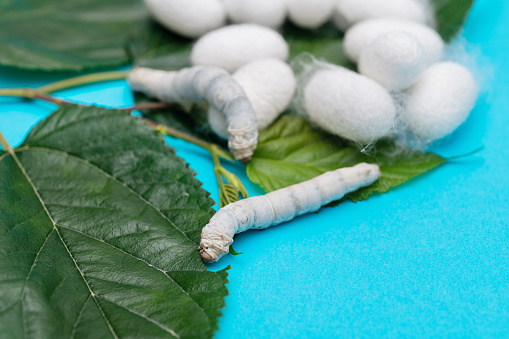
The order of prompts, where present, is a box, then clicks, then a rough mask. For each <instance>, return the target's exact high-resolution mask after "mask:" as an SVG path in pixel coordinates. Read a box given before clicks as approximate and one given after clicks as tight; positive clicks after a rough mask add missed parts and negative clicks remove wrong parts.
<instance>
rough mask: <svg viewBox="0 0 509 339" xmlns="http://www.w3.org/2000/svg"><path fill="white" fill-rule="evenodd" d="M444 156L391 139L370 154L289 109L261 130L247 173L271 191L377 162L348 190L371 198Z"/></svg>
mask: <svg viewBox="0 0 509 339" xmlns="http://www.w3.org/2000/svg"><path fill="white" fill-rule="evenodd" d="M444 161H445V159H443V158H441V157H439V156H438V155H435V154H432V153H422V152H418V151H414V150H410V149H402V148H401V146H396V145H395V144H394V143H393V142H391V141H385V142H380V143H378V144H377V145H375V147H374V149H373V151H372V152H371V153H370V154H369V155H368V154H365V153H362V152H361V151H360V150H359V148H358V147H356V146H353V145H350V144H349V143H347V142H345V141H343V140H341V139H338V138H336V137H333V136H331V135H328V134H326V133H325V132H323V131H319V130H316V129H315V128H313V127H311V125H309V123H308V122H306V120H304V119H302V118H298V117H295V116H292V115H285V116H283V117H282V118H280V119H279V120H278V121H276V123H275V124H274V125H272V126H271V127H270V128H269V129H267V130H266V131H263V132H262V133H261V134H260V140H259V143H258V148H257V149H256V151H255V153H254V156H253V160H252V161H251V162H250V163H249V165H248V167H247V174H248V176H249V179H251V181H253V182H255V183H257V184H259V185H260V186H261V187H262V188H263V189H264V190H265V191H267V192H270V191H274V190H276V189H280V188H283V187H287V186H290V185H293V184H297V183H300V182H303V181H306V180H309V179H312V178H314V177H316V176H317V175H320V174H323V173H325V172H328V171H332V170H335V169H338V168H341V167H349V166H353V165H355V164H358V163H361V162H370V163H376V164H378V165H379V166H380V169H381V171H382V176H381V178H380V179H378V181H377V182H375V183H374V184H373V185H371V186H368V187H365V188H361V189H360V190H358V191H356V192H354V193H352V194H350V195H349V197H350V198H351V199H352V200H354V201H357V200H363V199H367V198H368V197H369V196H370V195H371V194H373V193H374V192H379V193H384V192H387V191H388V190H389V189H391V188H392V187H395V186H398V185H401V184H402V183H404V182H406V181H408V180H410V179H411V178H413V177H415V176H417V175H419V174H422V173H424V172H426V171H428V170H430V169H432V168H434V167H436V166H438V165H440V164H441V163H442V162H444Z"/></svg>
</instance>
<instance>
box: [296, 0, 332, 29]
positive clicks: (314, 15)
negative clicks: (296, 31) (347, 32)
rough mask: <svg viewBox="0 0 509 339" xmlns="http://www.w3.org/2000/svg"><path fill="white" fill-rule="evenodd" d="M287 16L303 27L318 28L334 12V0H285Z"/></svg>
mask: <svg viewBox="0 0 509 339" xmlns="http://www.w3.org/2000/svg"><path fill="white" fill-rule="evenodd" d="M286 6H287V10H288V18H289V19H290V21H292V22H293V23H294V24H295V25H297V26H299V27H303V28H311V29H314V28H318V27H320V26H322V25H323V24H325V23H326V22H327V21H328V20H329V19H330V18H331V16H332V14H333V13H334V0H287V3H286Z"/></svg>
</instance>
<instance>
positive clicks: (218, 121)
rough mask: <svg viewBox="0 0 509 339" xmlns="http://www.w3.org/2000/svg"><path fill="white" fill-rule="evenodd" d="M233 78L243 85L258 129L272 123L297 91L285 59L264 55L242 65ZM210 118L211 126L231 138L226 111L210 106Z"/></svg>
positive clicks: (220, 134)
mask: <svg viewBox="0 0 509 339" xmlns="http://www.w3.org/2000/svg"><path fill="white" fill-rule="evenodd" d="M233 79H234V80H235V81H237V83H238V84H239V85H240V86H242V88H243V89H244V92H245V93H246V95H247V97H248V99H249V101H250V102H251V105H252V107H253V111H254V114H255V118H256V125H257V127H258V130H260V131H261V130H264V129H266V128H267V127H269V126H270V125H271V124H272V123H273V122H274V121H275V120H276V119H277V117H278V116H280V115H281V113H283V111H284V110H285V109H286V108H287V107H288V105H289V104H290V101H291V100H292V97H293V93H294V92H295V86H296V80H295V76H294V75H293V71H292V69H291V68H290V66H288V64H286V63H285V62H283V61H281V60H278V59H274V58H265V59H258V60H255V61H252V62H250V63H248V64H247V65H244V66H242V67H241V68H239V69H238V70H237V71H236V72H235V73H234V74H233ZM208 121H209V125H210V127H211V128H212V130H213V131H214V132H215V133H216V134H217V135H219V136H220V137H222V138H225V139H227V138H228V131H227V128H226V120H225V118H224V114H222V113H221V112H218V111H217V110H215V109H213V108H210V109H209V111H208Z"/></svg>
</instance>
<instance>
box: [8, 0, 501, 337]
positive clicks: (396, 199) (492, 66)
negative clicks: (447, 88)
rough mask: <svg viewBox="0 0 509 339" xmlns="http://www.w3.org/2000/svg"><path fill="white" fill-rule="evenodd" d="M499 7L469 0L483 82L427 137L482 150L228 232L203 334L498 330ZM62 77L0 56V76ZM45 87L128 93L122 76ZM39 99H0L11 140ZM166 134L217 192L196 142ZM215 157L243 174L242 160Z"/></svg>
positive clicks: (110, 101)
mask: <svg viewBox="0 0 509 339" xmlns="http://www.w3.org/2000/svg"><path fill="white" fill-rule="evenodd" d="M508 19H509V3H508V2H507V1H503V0H499V1H497V0H476V2H475V5H474V8H473V10H472V12H471V14H470V16H469V19H468V21H467V24H466V26H465V32H464V34H463V36H462V38H460V40H462V39H464V40H466V41H468V46H469V47H468V50H469V51H470V53H474V54H475V55H476V56H477V58H478V60H479V61H480V64H481V72H480V74H481V75H482V76H483V79H484V80H485V81H484V83H485V89H486V93H485V94H484V96H483V97H482V98H481V99H480V100H479V103H478V105H477V107H476V109H475V110H474V112H473V113H472V115H471V117H470V118H469V119H468V121H467V123H466V124H465V125H463V126H462V127H461V128H460V129H459V130H458V131H457V132H455V133H454V134H453V135H452V136H451V137H449V138H448V139H447V140H445V141H443V142H442V143H440V145H436V146H434V147H433V149H432V150H433V151H436V152H438V153H439V154H441V155H443V156H446V157H448V156H452V155H457V154H462V153H465V152H468V151H470V150H473V149H475V148H477V147H478V146H480V145H484V146H485V150H484V151H482V152H481V153H480V154H478V155H476V156H473V157H470V158H466V159H462V160H458V161H454V162H450V163H448V164H446V165H444V166H442V167H440V168H438V169H437V170H434V171H432V172H430V173H428V174H425V175H423V176H421V177H419V178H417V179H415V180H413V181H411V182H409V183H407V184H405V185H403V186H401V187H399V188H397V189H395V190H393V191H391V192H390V193H388V194H385V195H379V196H374V197H372V198H371V199H369V200H368V201H365V202H361V203H358V204H353V203H349V202H348V203H344V204H342V205H340V206H338V207H335V208H330V209H324V210H322V211H321V212H320V213H318V214H311V215H306V216H304V217H301V218H298V219H296V220H294V221H292V222H290V223H287V224H284V225H280V226H279V227H275V228H272V229H268V230H265V231H261V232H260V231H251V232H247V233H245V234H242V235H240V236H239V237H238V238H237V239H236V241H235V249H236V250H237V251H242V252H244V254H243V255H241V256H236V257H231V256H228V257H225V258H224V259H223V260H222V261H221V262H220V263H218V264H215V265H213V266H211V269H214V270H215V269H220V268H223V267H225V266H226V265H231V266H232V270H231V271H230V285H229V290H230V294H231V296H230V297H228V298H227V301H226V309H225V310H224V311H223V313H224V317H223V318H221V321H220V327H221V330H220V331H219V332H218V333H217V334H216V337H217V338H262V337H271V338H332V337H359V336H361V337H365V336H376V337H378V336H390V337H398V336H426V337H428V336H450V337H509V203H508V201H509V193H508V192H509V179H508V173H509V142H508V136H507V134H508V133H507V132H508V128H509V62H508V60H509V25H507V20H508ZM65 77H66V75H41V74H34V73H29V72H20V71H13V70H6V69H0V87H15V86H36V85H41V84H45V83H49V82H51V81H54V80H56V79H60V78H65ZM57 96H61V97H65V98H68V99H70V100H75V101H79V102H82V103H97V104H101V105H106V106H113V107H119V106H130V105H132V104H133V99H132V96H131V93H130V91H129V89H128V87H127V86H126V83H125V82H124V81H114V82H108V83H104V84H98V85H93V86H86V87H80V88H78V89H73V90H67V91H62V92H59V93H57ZM52 107H53V106H52V105H50V104H46V103H41V102H35V103H33V102H23V101H21V100H17V99H10V98H0V128H1V129H2V131H3V132H4V134H5V135H6V137H7V138H8V140H9V141H10V143H11V144H13V145H16V144H19V143H20V142H21V141H22V139H23V138H24V135H25V134H26V133H27V132H28V131H29V129H30V127H31V126H33V125H34V124H35V123H36V122H38V121H39V120H41V119H43V118H44V117H45V116H47V115H48V114H49V113H50V112H51V109H52ZM169 143H170V144H171V145H173V146H174V147H175V148H176V149H177V152H178V154H179V155H180V156H182V157H184V158H185V159H186V160H187V161H188V162H189V163H190V164H191V167H193V168H194V169H196V170H197V171H199V175H198V178H199V179H200V180H201V181H202V182H203V183H204V188H205V189H206V190H208V191H209V192H212V197H213V198H214V200H216V201H217V200H218V192H217V184H216V182H215V178H214V176H213V173H212V162H211V161H210V159H209V157H208V155H207V153H206V152H204V151H202V150H201V149H199V148H197V147H195V146H193V145H189V144H187V143H185V142H181V141H179V140H174V139H170V140H169ZM228 168H229V169H230V170H232V171H234V172H235V173H237V174H238V175H239V176H240V177H241V178H242V179H243V180H244V182H247V177H246V176H245V174H244V173H245V170H244V168H243V167H242V166H240V165H238V166H229V167H228ZM247 186H248V189H249V191H250V193H251V194H261V190H260V189H259V188H258V187H256V186H255V185H247Z"/></svg>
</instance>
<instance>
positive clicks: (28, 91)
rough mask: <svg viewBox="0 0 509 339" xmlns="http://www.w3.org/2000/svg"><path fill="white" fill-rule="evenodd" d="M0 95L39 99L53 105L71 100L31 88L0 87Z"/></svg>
mask: <svg viewBox="0 0 509 339" xmlns="http://www.w3.org/2000/svg"><path fill="white" fill-rule="evenodd" d="M0 96H5V97H18V98H25V99H40V100H44V101H48V102H51V103H54V104H55V105H61V104H71V102H68V101H65V100H62V99H58V98H55V97H54V96H51V95H48V94H46V93H41V92H39V91H37V90H34V89H33V88H6V89H0Z"/></svg>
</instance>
